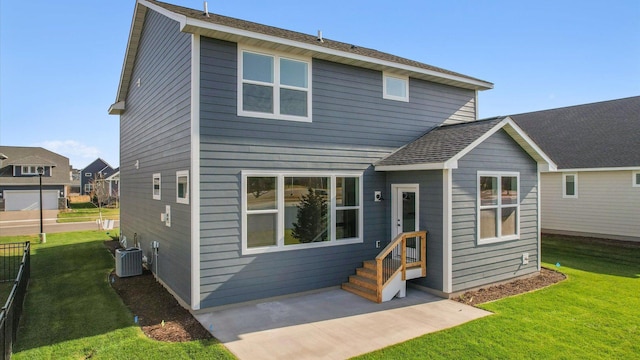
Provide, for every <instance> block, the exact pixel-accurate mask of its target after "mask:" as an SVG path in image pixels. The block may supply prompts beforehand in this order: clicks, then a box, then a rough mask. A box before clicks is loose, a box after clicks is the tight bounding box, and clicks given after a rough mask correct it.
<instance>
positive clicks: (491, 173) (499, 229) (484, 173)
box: [476, 171, 521, 245]
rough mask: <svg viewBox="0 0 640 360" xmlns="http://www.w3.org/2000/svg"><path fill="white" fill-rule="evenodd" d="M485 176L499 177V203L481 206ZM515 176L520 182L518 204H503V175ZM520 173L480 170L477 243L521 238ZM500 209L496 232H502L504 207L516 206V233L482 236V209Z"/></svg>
mask: <svg viewBox="0 0 640 360" xmlns="http://www.w3.org/2000/svg"><path fill="white" fill-rule="evenodd" d="M483 176H492V177H497V178H498V204H497V205H490V206H487V205H485V206H481V205H480V201H481V199H480V195H481V192H480V177H483ZM503 176H505V177H515V178H516V181H517V183H518V187H517V190H516V191H517V192H518V200H517V201H516V204H508V205H502V177H503ZM520 195H521V194H520V173H519V172H506V171H478V174H477V178H476V223H477V224H476V231H477V243H478V245H484V244H493V243H497V242H503V241H511V240H518V239H520V200H521V198H520ZM492 208H495V209H498V213H497V214H496V216H497V219H498V221H497V222H496V226H497V229H496V234H501V233H502V209H503V208H516V233H515V235H507V236H498V237H494V238H486V239H481V238H480V210H481V209H492Z"/></svg>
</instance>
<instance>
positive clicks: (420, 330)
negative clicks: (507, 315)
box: [196, 288, 491, 359]
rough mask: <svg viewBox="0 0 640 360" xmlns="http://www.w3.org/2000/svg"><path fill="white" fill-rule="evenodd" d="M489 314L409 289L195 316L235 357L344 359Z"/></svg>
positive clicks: (322, 296)
mask: <svg viewBox="0 0 640 360" xmlns="http://www.w3.org/2000/svg"><path fill="white" fill-rule="evenodd" d="M490 314H491V313H490V312H487V311H484V310H481V309H477V308H474V307H471V306H468V305H464V304H461V303H458V302H455V301H452V300H446V299H442V298H439V297H436V296H434V295H431V294H428V293H425V292H423V291H420V290H416V289H413V288H408V289H407V296H406V297H405V298H403V299H393V300H392V301H389V302H386V303H382V304H376V303H373V302H371V301H369V300H366V299H363V298H361V297H359V296H357V295H354V294H352V293H349V292H346V291H344V290H340V289H328V290H323V291H320V292H316V293H312V294H305V295H301V296H296V297H289V298H284V299H280V300H274V301H269V302H257V303H253V304H250V305H243V306H239V307H231V308H227V309H221V310H214V311H212V312H208V313H202V314H198V315H196V318H197V319H198V321H200V323H202V325H203V326H204V327H205V328H206V329H209V331H210V332H211V333H212V334H213V336H215V337H216V338H217V339H218V340H220V341H221V342H222V343H224V345H225V346H226V347H227V348H228V349H229V350H230V351H231V352H233V353H234V354H235V355H236V356H238V357H239V358H240V359H346V358H349V357H352V356H356V355H361V354H364V353H367V352H370V351H374V350H377V349H381V348H383V347H386V346H389V345H393V344H397V343H400V342H404V341H407V340H409V339H412V338H415V337H418V336H420V335H424V334H428V333H431V332H435V331H439V330H442V329H446V328H450V327H453V326H457V325H460V324H463V323H465V322H467V321H471V320H474V319H478V318H481V317H484V316H487V315H490Z"/></svg>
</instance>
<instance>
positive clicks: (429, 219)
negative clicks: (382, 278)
mask: <svg viewBox="0 0 640 360" xmlns="http://www.w3.org/2000/svg"><path fill="white" fill-rule="evenodd" d="M387 184H388V187H387V188H386V191H385V192H386V194H388V195H387V196H386V197H385V200H386V201H387V202H388V203H389V205H388V206H387V213H386V216H385V221H386V222H387V223H388V224H390V223H391V185H393V184H397V185H399V184H419V185H420V187H419V199H420V205H419V206H420V219H419V220H420V222H419V223H420V226H419V230H421V231H422V230H426V231H427V277H426V278H418V279H414V280H412V282H414V283H416V284H419V285H422V286H426V287H429V288H432V289H436V290H440V291H442V287H443V285H442V271H443V262H442V260H443V259H442V249H443V238H442V236H443V233H442V230H443V229H442V224H443V223H442V221H443V218H442V204H443V202H442V201H443V199H442V170H431V171H407V172H404V171H403V172H389V173H387ZM389 226H390V225H389ZM387 228H388V233H387V238H389V239H390V236H391V235H390V234H391V229H390V228H389V227H387Z"/></svg>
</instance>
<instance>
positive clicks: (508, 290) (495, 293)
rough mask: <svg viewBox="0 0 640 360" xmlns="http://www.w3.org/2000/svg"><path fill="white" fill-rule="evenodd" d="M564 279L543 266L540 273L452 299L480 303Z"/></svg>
mask: <svg viewBox="0 0 640 360" xmlns="http://www.w3.org/2000/svg"><path fill="white" fill-rule="evenodd" d="M564 279H566V276H565V275H564V274H562V273H559V272H557V271H554V270H549V269H547V268H542V269H541V271H540V274H539V275H535V276H532V277H528V278H524V279H518V280H514V281H511V282H508V283H504V284H500V285H494V286H489V287H487V288H480V289H478V290H475V291H467V292H465V293H464V294H462V295H460V296H458V297H455V298H453V299H452V300H455V301H457V302H461V303H463V304H467V305H478V304H482V303H486V302H490V301H494V300H498V299H502V298H504V297H507V296H513V295H518V294H523V293H526V292H530V291H533V290H537V289H541V288H544V287H547V286H549V285H553V284H555V283H557V282H560V281H562V280H564Z"/></svg>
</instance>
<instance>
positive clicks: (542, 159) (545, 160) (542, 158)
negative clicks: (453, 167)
mask: <svg viewBox="0 0 640 360" xmlns="http://www.w3.org/2000/svg"><path fill="white" fill-rule="evenodd" d="M502 128H506V129H505V131H506V132H507V134H508V135H509V136H511V138H512V139H513V140H515V141H516V142H517V143H518V144H519V145H520V146H521V147H522V148H523V149H524V150H525V151H527V148H526V146H524V145H528V146H529V147H530V148H531V149H533V153H530V152H529V151H527V153H529V155H531V156H532V157H533V158H534V159H535V160H536V162H537V163H538V165H539V166H542V167H543V168H546V169H549V171H554V170H555V169H556V164H555V163H554V162H553V160H551V158H550V157H549V156H548V155H547V154H545V153H544V151H542V150H541V149H540V148H539V147H538V145H537V144H536V143H535V142H533V140H531V138H530V137H529V136H527V134H525V132H524V131H523V130H522V129H521V128H520V127H519V126H518V125H516V123H515V122H514V121H513V119H511V118H510V117H508V116H507V117H505V118H504V119H502V121H500V122H499V123H497V124H496V125H495V126H494V127H493V128H491V129H490V130H489V131H487V132H486V133H484V134H483V135H482V136H480V137H479V138H477V139H476V140H475V141H473V142H472V143H471V144H469V145H467V147H465V148H464V149H462V150H461V151H460V152H459V153H457V154H456V155H455V156H453V157H452V158H451V160H449V161H448V162H453V161H456V162H457V161H458V160H460V158H462V157H463V156H465V155H467V154H468V153H469V152H470V151H471V150H473V149H475V148H476V146H478V145H480V144H481V143H483V142H484V141H485V140H487V139H488V138H489V137H490V136H491V135H493V134H495V133H496V132H498V130H500V129H502Z"/></svg>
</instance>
